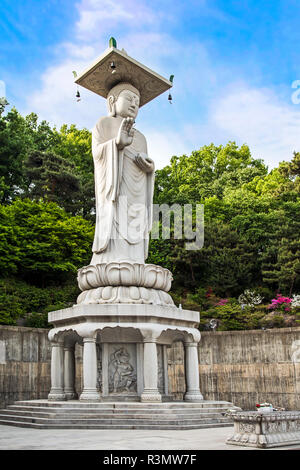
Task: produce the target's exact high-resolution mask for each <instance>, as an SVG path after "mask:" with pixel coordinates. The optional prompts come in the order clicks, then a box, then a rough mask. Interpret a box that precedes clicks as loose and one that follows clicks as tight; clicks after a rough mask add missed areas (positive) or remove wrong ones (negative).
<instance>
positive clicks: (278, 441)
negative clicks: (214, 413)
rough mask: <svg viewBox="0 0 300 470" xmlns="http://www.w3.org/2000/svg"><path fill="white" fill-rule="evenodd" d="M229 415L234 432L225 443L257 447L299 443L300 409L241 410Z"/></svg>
mask: <svg viewBox="0 0 300 470" xmlns="http://www.w3.org/2000/svg"><path fill="white" fill-rule="evenodd" d="M230 416H231V417H232V419H233V421H234V432H233V434H232V436H230V437H229V438H228V439H227V440H226V444H233V445H238V446H249V447H259V448H268V447H280V446H287V445H296V444H300V411H277V412H269V413H263V412H259V411H242V412H233V413H230Z"/></svg>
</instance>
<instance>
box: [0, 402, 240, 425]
mask: <svg viewBox="0 0 300 470" xmlns="http://www.w3.org/2000/svg"><path fill="white" fill-rule="evenodd" d="M232 406H233V405H232V404H231V403H229V402H212V401H203V402H198V403H188V402H164V403H141V402H134V403H132V402H111V403H108V402H80V401H78V400H72V401H71V400H70V401H68V402H66V401H65V402H52V401H50V402H48V400H23V401H18V402H15V403H14V404H13V405H9V406H8V407H7V408H6V409H4V410H0V424H9V425H12V426H13V425H15V426H23V427H24V426H28V427H38V428H45V429H46V428H47V429H200V428H205V427H213V426H215V427H219V426H232V420H231V419H229V418H228V417H225V416H223V413H222V412H223V411H225V410H227V409H228V408H230V407H232Z"/></svg>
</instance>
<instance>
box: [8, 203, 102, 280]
mask: <svg viewBox="0 0 300 470" xmlns="http://www.w3.org/2000/svg"><path fill="white" fill-rule="evenodd" d="M1 215H2V218H1V225H0V269H1V272H2V274H5V275H11V274H14V275H15V276H17V277H19V278H21V279H24V280H26V281H28V282H33V283H36V284H41V285H46V284H47V283H49V282H55V283H58V282H61V281H62V280H65V279H68V276H70V275H72V277H73V276H74V274H75V273H76V271H77V269H78V268H80V267H82V266H83V265H85V264H88V262H89V258H90V253H91V245H92V240H93V234H94V227H93V225H92V224H91V223H90V222H88V221H86V220H84V219H83V218H82V217H80V216H76V217H71V216H70V215H68V214H67V213H66V212H65V211H64V210H63V209H61V208H60V207H59V206H58V205H57V204H55V203H53V202H51V203H47V202H41V201H39V202H35V201H30V200H28V199H27V200H20V199H17V200H15V201H14V202H13V203H12V204H11V205H7V206H1Z"/></svg>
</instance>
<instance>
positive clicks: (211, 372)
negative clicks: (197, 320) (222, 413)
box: [169, 327, 300, 410]
mask: <svg viewBox="0 0 300 470" xmlns="http://www.w3.org/2000/svg"><path fill="white" fill-rule="evenodd" d="M169 372H170V385H171V389H172V391H173V393H174V395H175V396H176V398H178V399H181V397H182V396H183V393H184V350H183V347H182V345H181V344H180V343H176V344H174V345H173V347H172V349H171V350H170V352H169ZM199 374H200V390H201V392H202V394H203V396H204V398H205V399H206V400H225V401H231V402H233V403H234V404H235V405H237V406H240V407H241V408H242V409H243V410H254V409H255V404H256V403H261V402H271V403H272V404H273V405H274V406H279V407H283V408H286V409H287V410H300V328H299V327H297V328H280V329H270V330H253V331H219V332H218V331H217V332H201V341H200V343H199Z"/></svg>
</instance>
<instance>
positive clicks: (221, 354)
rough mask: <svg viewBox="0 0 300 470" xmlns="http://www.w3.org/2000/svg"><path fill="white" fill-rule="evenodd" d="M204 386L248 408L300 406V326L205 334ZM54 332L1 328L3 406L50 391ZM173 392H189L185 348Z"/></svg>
mask: <svg viewBox="0 0 300 470" xmlns="http://www.w3.org/2000/svg"><path fill="white" fill-rule="evenodd" d="M201 335H202V337H201V341H200V346H199V374H200V390H201V392H202V394H203V396H204V398H205V399H206V400H225V401H231V402H233V403H234V404H235V405H237V406H240V407H241V408H242V409H244V410H251V409H254V408H255V403H257V402H262V401H269V402H271V403H273V405H274V406H281V407H284V408H286V409H288V410H300V327H297V328H282V329H272V330H253V331H220V332H218V331H217V332H202V333H201ZM50 359H51V348H50V343H49V341H48V330H45V329H39V328H26V327H14V326H0V407H4V406H5V405H6V404H9V403H12V402H14V401H16V400H25V399H26V400H27V399H28V400H29V399H31V400H32V399H37V398H46V397H47V395H48V393H49V390H50ZM76 365H77V370H76V372H77V373H76V388H77V392H78V393H80V391H81V388H82V377H81V373H82V347H81V346H79V345H77V346H76ZM168 371H169V387H170V392H171V393H172V394H173V396H174V398H175V399H182V396H183V394H184V392H185V375H184V349H183V346H182V344H181V343H175V344H174V345H173V347H172V348H170V349H169V351H168Z"/></svg>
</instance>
